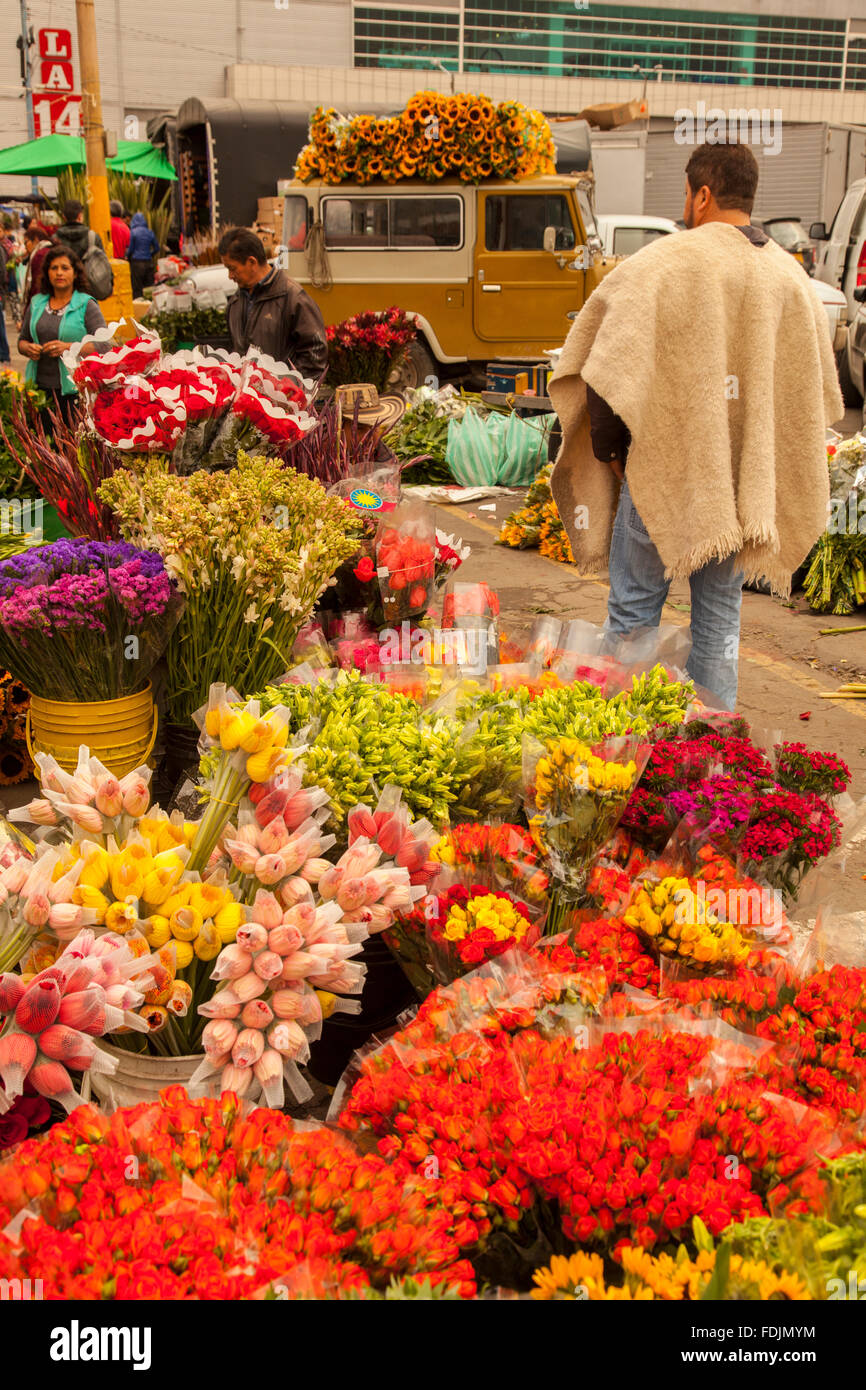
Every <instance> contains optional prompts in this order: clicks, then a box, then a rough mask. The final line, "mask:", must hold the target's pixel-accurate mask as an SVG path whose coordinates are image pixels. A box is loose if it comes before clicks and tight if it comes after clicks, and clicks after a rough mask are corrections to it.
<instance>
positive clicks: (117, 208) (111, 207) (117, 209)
mask: <svg viewBox="0 0 866 1390" xmlns="http://www.w3.org/2000/svg"><path fill="white" fill-rule="evenodd" d="M108 211H109V212H110V213H111V215H112V217H122V216H123V203H121V202H118V200H117V198H112V200H111V202H110V203H109V204H108Z"/></svg>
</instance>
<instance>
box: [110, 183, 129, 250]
mask: <svg viewBox="0 0 866 1390" xmlns="http://www.w3.org/2000/svg"><path fill="white" fill-rule="evenodd" d="M108 207H109V211H110V212H111V251H112V255H113V256H114V259H115V260H116V261H124V260H126V250H127V247H128V246H129V237H130V231H129V228H128V226H127V225H126V223H125V222H124V220H123V204H122V203H119V202H118V201H117V199H116V198H112V200H111V202H110V203H109V205H108Z"/></svg>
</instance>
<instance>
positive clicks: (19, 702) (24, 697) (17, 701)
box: [6, 679, 30, 714]
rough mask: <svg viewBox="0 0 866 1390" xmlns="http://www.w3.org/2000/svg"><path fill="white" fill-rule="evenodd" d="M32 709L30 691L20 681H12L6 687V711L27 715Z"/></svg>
mask: <svg viewBox="0 0 866 1390" xmlns="http://www.w3.org/2000/svg"><path fill="white" fill-rule="evenodd" d="M29 708H30V691H29V690H28V689H27V686H26V685H22V684H21V682H20V681H14V680H11V679H10V681H9V683H8V684H7V686H6V709H7V711H8V712H9V713H10V714H26V712H27V710H28V709H29Z"/></svg>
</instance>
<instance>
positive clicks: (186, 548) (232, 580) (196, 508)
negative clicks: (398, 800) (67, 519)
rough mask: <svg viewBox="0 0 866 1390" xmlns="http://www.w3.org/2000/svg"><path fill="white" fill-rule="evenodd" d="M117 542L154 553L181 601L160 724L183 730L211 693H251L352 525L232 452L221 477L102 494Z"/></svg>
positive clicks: (307, 483) (348, 544)
mask: <svg viewBox="0 0 866 1390" xmlns="http://www.w3.org/2000/svg"><path fill="white" fill-rule="evenodd" d="M100 496H101V497H102V498H103V499H104V500H105V501H108V502H109V503H110V504H111V506H113V507H114V509H115V511H116V513H117V515H118V517H119V519H120V525H121V528H122V531H123V534H124V536H125V537H126V538H127V539H128V540H131V541H134V542H135V543H136V544H138V545H142V546H146V547H147V548H148V549H152V550H157V551H159V553H160V554H161V555H162V556H163V557H164V559H165V564H166V569H167V570H168V571H169V573H170V574H171V575H172V576H173V577H174V579H175V580H176V581H177V583H178V586H179V588H180V591H181V593H182V594H183V595H184V596H185V598H186V607H185V609H184V614H183V617H182V619H181V621H180V623H179V624H178V626H177V627H176V628H175V631H174V633H173V635H172V638H171V641H170V642H169V645H168V649H167V652H166V659H167V662H168V718H169V719H170V720H171V721H172V722H173V723H177V724H181V723H190V722H191V720H192V715H193V712H194V711H195V710H197V709H198V708H199V706H200V705H202V704H203V703H204V701H205V700H206V699H207V693H208V690H209V688H210V686H211V685H213V684H215V683H217V682H219V681H223V682H225V683H226V684H227V685H233V686H234V687H235V688H236V689H238V690H244V691H247V690H261V689H263V688H264V686H266V685H267V684H268V682H269V681H272V680H274V679H275V678H276V677H277V676H279V675H280V674H281V673H282V672H283V671H285V670H286V669H287V668H288V667H289V666H290V665H291V654H292V646H293V644H294V641H295V638H296V636H297V634H298V631H299V630H300V628H301V627H302V626H303V625H304V623H306V622H307V620H308V618H309V616H310V613H311V612H312V609H313V606H314V605H315V603H316V600H317V599H318V598H319V596H320V594H322V593H323V592H324V590H325V589H326V588H327V587H328V584H329V582H330V580H331V577H332V576H333V574H334V572H335V570H336V569H337V568H338V567H339V565H340V564H341V563H342V561H343V560H345V559H347V558H348V557H349V556H350V555H351V554H353V553H354V551H355V550H356V549H357V546H358V535H357V523H356V522H355V520H354V518H353V514H352V512H351V510H350V508H348V507H347V506H346V505H345V503H344V502H342V501H341V500H340V499H339V498H335V497H328V496H327V495H326V493H325V491H324V488H323V487H322V486H321V484H320V483H318V482H316V481H315V480H314V479H312V478H305V477H302V476H300V475H299V474H298V473H296V472H295V471H294V470H293V469H290V468H286V467H284V466H283V465H282V464H280V463H279V462H278V461H277V460H275V459H265V458H250V457H248V456H247V455H246V454H239V455H238V466H237V468H233V469H230V470H229V471H227V472H225V473H206V472H203V471H200V472H197V473H194V474H192V475H191V476H190V477H188V478H181V477H177V476H169V475H167V474H165V473H164V472H163V471H162V470H160V469H159V468H156V467H151V466H147V467H145V468H144V469H143V470H142V472H141V475H140V476H139V477H135V476H133V475H132V474H130V473H117V474H116V475H115V476H114V477H113V478H111V479H109V480H108V482H106V483H105V484H104V485H103V487H102V488H101V489H100Z"/></svg>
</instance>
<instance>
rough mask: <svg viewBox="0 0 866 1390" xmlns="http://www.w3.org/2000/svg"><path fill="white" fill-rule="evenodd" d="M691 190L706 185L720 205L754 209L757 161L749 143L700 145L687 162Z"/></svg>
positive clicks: (739, 208) (742, 210)
mask: <svg viewBox="0 0 866 1390" xmlns="http://www.w3.org/2000/svg"><path fill="white" fill-rule="evenodd" d="M686 178H687V179H688V181H689V187H690V189H691V190H692V193H697V192H698V191H699V189H701V188H703V187H704V186H706V187H707V188H708V189H709V190H710V192H711V193H712V195H713V197H714V198H715V200H716V202H717V203H718V205H719V207H720V208H724V209H725V210H730V209H736V210H737V211H738V212H748V213H750V212H751V211H752V206H753V204H754V201H755V194H756V192H757V190H758V161H757V160H756V158H755V156H754V155H753V154H752V151H751V150H750V148H749V146H748V145H742V144H739V143H736V142H735V143H732V144H728V145H698V148H697V149H696V150H695V152H694V154H693V155H692V156H691V158H690V160H689V162H688V164H687V165H686Z"/></svg>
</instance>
